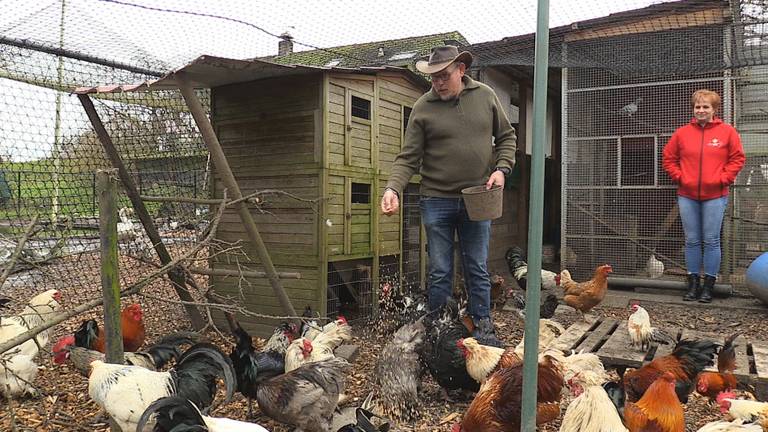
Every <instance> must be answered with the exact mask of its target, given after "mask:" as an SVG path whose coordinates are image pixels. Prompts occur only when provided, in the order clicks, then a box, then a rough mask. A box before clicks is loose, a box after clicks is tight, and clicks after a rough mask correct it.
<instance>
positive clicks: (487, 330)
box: [472, 318, 504, 348]
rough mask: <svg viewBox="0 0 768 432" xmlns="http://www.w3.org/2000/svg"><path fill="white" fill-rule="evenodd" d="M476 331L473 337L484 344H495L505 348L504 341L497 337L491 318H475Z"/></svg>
mask: <svg viewBox="0 0 768 432" xmlns="http://www.w3.org/2000/svg"><path fill="white" fill-rule="evenodd" d="M474 321H475V331H473V332H472V337H474V338H475V339H477V342H478V343H480V344H482V345H489V346H494V347H497V348H503V347H504V343H502V342H501V341H500V340H499V339H498V338H497V337H496V330H494V328H493V323H492V322H491V319H490V318H482V319H479V320H478V319H475V320H474Z"/></svg>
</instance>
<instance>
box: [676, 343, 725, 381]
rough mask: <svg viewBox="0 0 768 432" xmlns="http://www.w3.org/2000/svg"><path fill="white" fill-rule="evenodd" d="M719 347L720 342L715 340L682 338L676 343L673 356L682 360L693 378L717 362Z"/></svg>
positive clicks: (689, 375)
mask: <svg viewBox="0 0 768 432" xmlns="http://www.w3.org/2000/svg"><path fill="white" fill-rule="evenodd" d="M719 347H720V344H719V343H717V342H713V341H708V340H700V339H694V340H691V339H682V340H680V341H679V342H678V343H677V344H676V345H675V349H674V350H673V351H672V356H673V357H675V358H677V359H678V360H680V362H681V364H683V366H684V368H685V369H686V373H687V374H688V377H689V378H690V379H693V378H694V377H695V376H696V375H698V374H699V373H700V372H701V371H703V370H704V369H705V368H706V367H707V366H711V365H713V364H714V363H715V361H714V359H715V353H717V351H718V348H719Z"/></svg>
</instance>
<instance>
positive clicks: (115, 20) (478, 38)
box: [0, 0, 664, 160]
mask: <svg viewBox="0 0 768 432" xmlns="http://www.w3.org/2000/svg"><path fill="white" fill-rule="evenodd" d="M662 2H664V1H662V0H580V1H578V2H575V1H573V0H552V1H551V2H550V13H549V21H550V26H551V27H555V26H560V25H565V24H570V23H573V22H576V21H581V20H585V19H590V18H596V17H601V16H606V15H608V14H610V13H615V12H619V11H624V10H629V9H636V8H642V7H645V6H648V5H650V4H654V3H662ZM62 5H63V10H64V19H63V29H64V31H63V46H64V48H66V49H67V50H70V51H75V52H80V53H83V54H87V55H90V56H95V57H100V58H104V59H110V60H115V61H118V62H122V63H127V64H131V65H135V66H144V67H150V68H152V69H155V70H160V71H169V70H171V69H175V68H178V67H181V66H183V65H184V64H186V63H187V62H189V61H191V60H192V59H194V58H195V57H197V56H199V55H201V54H211V55H218V56H223V57H231V58H252V57H258V56H265V55H273V54H276V53H277V44H278V41H279V39H278V37H277V36H278V35H280V34H281V33H283V32H285V31H289V32H290V33H291V34H292V36H293V37H294V49H295V50H296V51H301V50H306V49H312V47H323V48H329V47H334V46H339V45H346V44H353V43H363V42H372V41H378V40H388V39H398V38H403V37H411V36H419V35H427V34H435V33H443V32H450V31H459V32H460V33H461V34H462V35H464V37H465V38H466V39H467V40H468V41H469V42H470V43H478V42H485V41H491V40H499V39H502V38H504V37H508V36H515V35H519V34H525V33H532V32H534V31H535V30H536V1H535V0H482V1H477V2H468V1H456V0H443V1H435V0H433V1H429V2H427V1H423V0H409V1H402V0H390V1H359V0H357V1H353V0H333V1H332V0H293V1H290V0H280V1H276V0H226V1H225V0H215V1H214V0H199V1H192V0H37V1H30V0H24V1H21V0H0V10H2V11H3V12H2V14H0V36H3V37H7V38H12V39H17V40H31V41H34V42H37V43H41V44H44V45H47V46H52V47H58V46H60V43H61V40H62V39H61V38H62V33H61V29H62V25H61V23H62ZM157 9H162V10H157ZM172 11H184V12H186V13H178V12H172ZM6 48H7V47H6ZM2 49H3V46H2V45H0V76H2V75H1V74H2V72H3V71H2V69H3V67H4V64H3V54H4V53H3V51H2ZM8 55H9V54H8V51H6V56H8ZM10 55H11V56H15V57H13V58H14V60H13V64H14V66H15V67H17V68H18V67H21V68H23V69H24V70H25V72H28V73H31V74H33V75H34V74H37V75H38V76H42V75H47V76H53V77H54V79H55V77H56V74H55V64H54V63H55V62H53V61H52V60H51V59H52V57H50V56H47V58H48V60H47V61H46V60H44V59H43V60H39V59H37V58H36V57H34V56H30V57H29V58H22V59H18V56H16V55H15V54H13V53H11V54H10ZM23 62H26V63H23ZM6 64H8V63H6ZM125 81H126V78H124V77H119V76H112V77H100V78H99V82H93V81H91V82H86V83H82V84H96V83H98V84H114V83H124V82H125ZM60 99H61V100H62V113H63V117H62V128H61V131H62V133H63V134H64V135H68V134H78V133H81V132H82V130H83V129H84V128H88V127H89V126H88V124H87V122H86V121H85V117H84V114H83V113H82V108H81V107H80V105H79V103H78V102H77V100H76V99H75V98H74V97H72V96H70V95H64V96H62V98H60ZM55 111H56V97H55V92H53V91H50V90H40V89H39V88H37V87H34V86H31V85H28V84H20V83H18V82H14V81H10V80H6V79H2V78H0V155H10V156H12V157H13V159H14V160H30V159H35V158H40V157H46V156H48V155H50V153H51V149H52V147H53V143H54V133H53V131H54V129H55V128H54V126H53V117H54V113H55Z"/></svg>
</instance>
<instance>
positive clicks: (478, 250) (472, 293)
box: [419, 197, 491, 319]
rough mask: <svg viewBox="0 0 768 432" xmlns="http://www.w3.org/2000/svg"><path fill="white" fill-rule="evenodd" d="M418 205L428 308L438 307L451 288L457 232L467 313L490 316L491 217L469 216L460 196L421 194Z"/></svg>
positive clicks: (474, 316)
mask: <svg viewBox="0 0 768 432" xmlns="http://www.w3.org/2000/svg"><path fill="white" fill-rule="evenodd" d="M419 207H420V209H421V220H422V222H423V223H424V227H425V229H426V232H427V253H428V254H429V289H428V297H429V308H430V310H436V309H439V308H440V307H441V306H442V305H444V304H445V302H446V300H447V299H448V297H450V296H451V294H452V292H453V239H454V235H455V234H456V233H458V235H459V248H460V250H461V260H462V263H461V264H462V268H463V270H464V282H465V286H466V287H467V293H468V294H469V314H470V315H471V316H472V317H473V318H475V319H482V318H487V317H489V316H490V310H491V307H490V306H491V282H490V276H489V274H488V244H489V242H490V239H491V221H489V220H488V221H481V222H474V221H471V220H469V216H468V215H467V209H466V207H465V206H464V200H462V199H461V198H440V197H423V198H422V199H421V201H420V202H419Z"/></svg>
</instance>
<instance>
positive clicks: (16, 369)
mask: <svg viewBox="0 0 768 432" xmlns="http://www.w3.org/2000/svg"><path fill="white" fill-rule="evenodd" d="M36 377H37V363H35V361H34V360H33V358H32V357H31V356H28V355H26V354H14V355H12V356H8V357H3V358H0V394H2V395H3V396H4V397H5V398H6V399H10V398H13V397H21V396H25V395H29V396H32V397H35V396H37V394H38V392H37V390H36V389H35V388H34V387H33V386H32V383H33V382H34V381H35V378H36Z"/></svg>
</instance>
